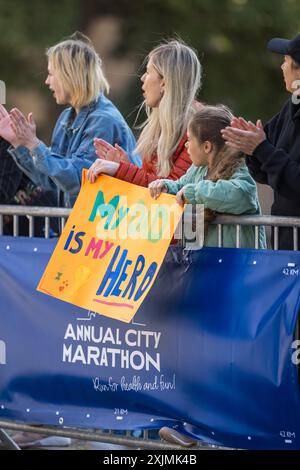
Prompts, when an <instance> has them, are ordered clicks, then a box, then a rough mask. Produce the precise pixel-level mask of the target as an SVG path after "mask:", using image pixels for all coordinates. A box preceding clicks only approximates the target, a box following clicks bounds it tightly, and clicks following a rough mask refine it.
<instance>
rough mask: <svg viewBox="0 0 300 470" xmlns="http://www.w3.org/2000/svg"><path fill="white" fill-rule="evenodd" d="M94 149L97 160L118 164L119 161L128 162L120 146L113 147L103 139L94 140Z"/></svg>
mask: <svg viewBox="0 0 300 470" xmlns="http://www.w3.org/2000/svg"><path fill="white" fill-rule="evenodd" d="M94 147H95V151H96V154H97V156H98V157H99V158H103V159H104V160H110V161H112V162H117V163H120V162H121V161H124V162H128V161H129V159H128V155H127V153H126V152H125V150H123V149H122V147H120V145H118V144H115V146H114V147H113V146H112V145H111V144H109V143H108V142H106V141H105V140H103V139H97V138H95V139H94Z"/></svg>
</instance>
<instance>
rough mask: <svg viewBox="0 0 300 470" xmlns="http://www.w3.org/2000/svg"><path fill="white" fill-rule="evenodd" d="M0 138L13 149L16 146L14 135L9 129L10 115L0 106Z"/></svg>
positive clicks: (10, 128)
mask: <svg viewBox="0 0 300 470" xmlns="http://www.w3.org/2000/svg"><path fill="white" fill-rule="evenodd" d="M0 136H1V137H2V138H3V139H5V140H7V142H9V143H10V144H11V145H13V146H14V147H17V146H18V143H17V137H16V134H15V133H14V131H13V129H12V127H11V118H10V115H9V113H8V112H7V111H6V109H5V107H4V106H2V104H0Z"/></svg>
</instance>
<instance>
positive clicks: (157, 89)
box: [88, 40, 201, 186]
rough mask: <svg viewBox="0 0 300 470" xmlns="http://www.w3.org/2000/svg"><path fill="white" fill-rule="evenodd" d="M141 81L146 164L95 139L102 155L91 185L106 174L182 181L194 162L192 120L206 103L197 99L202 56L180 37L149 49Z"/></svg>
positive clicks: (141, 181)
mask: <svg viewBox="0 0 300 470" xmlns="http://www.w3.org/2000/svg"><path fill="white" fill-rule="evenodd" d="M141 80H142V84H143V85H142V90H143V96H144V99H145V101H144V106H145V108H146V112H147V116H148V118H147V120H146V122H145V123H144V124H143V125H142V129H143V130H142V132H141V135H140V137H139V139H138V143H137V148H136V150H135V152H136V153H138V154H140V155H141V156H142V158H143V166H142V168H138V167H137V166H136V165H134V164H132V163H130V162H129V161H127V159H128V155H127V154H126V152H125V151H124V149H122V148H119V147H118V148H115V147H113V146H112V145H110V144H109V143H108V142H105V141H104V140H103V139H95V147H96V153H97V155H98V157H99V159H98V160H96V161H95V162H94V163H93V165H92V166H91V168H90V169H89V172H88V178H89V181H90V182H91V183H93V182H94V181H95V180H96V178H97V176H98V175H99V174H101V173H106V174H108V175H111V176H115V177H116V178H119V179H122V180H125V181H128V182H131V183H134V184H137V185H140V186H148V184H149V183H150V182H151V181H153V180H156V179H157V178H169V179H173V180H175V179H178V178H180V176H182V175H183V174H184V173H185V172H186V171H187V169H188V168H189V167H190V165H191V160H190V158H189V155H188V152H187V149H186V147H185V144H186V141H187V136H186V130H187V124H188V121H189V119H190V117H191V115H192V114H193V112H194V111H195V110H196V109H199V108H200V107H201V105H200V103H197V102H196V101H195V99H196V95H197V92H198V90H199V89H200V84H201V65H200V62H199V60H198V57H197V54H196V53H195V51H194V50H193V49H191V48H190V47H188V46H187V45H185V44H184V43H183V42H180V41H177V40H172V41H168V42H166V43H164V44H161V45H159V46H158V47H156V48H155V49H153V50H152V51H151V52H150V54H149V56H148V63H147V70H146V72H145V73H144V75H143V76H142V78H141Z"/></svg>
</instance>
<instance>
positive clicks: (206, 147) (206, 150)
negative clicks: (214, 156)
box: [203, 140, 213, 154]
mask: <svg viewBox="0 0 300 470" xmlns="http://www.w3.org/2000/svg"><path fill="white" fill-rule="evenodd" d="M212 149H213V144H212V143H211V142H210V141H209V140H206V141H205V142H204V147H203V150H204V153H206V154H209V153H211V152H212Z"/></svg>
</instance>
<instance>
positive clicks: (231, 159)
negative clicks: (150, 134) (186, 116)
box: [188, 105, 245, 232]
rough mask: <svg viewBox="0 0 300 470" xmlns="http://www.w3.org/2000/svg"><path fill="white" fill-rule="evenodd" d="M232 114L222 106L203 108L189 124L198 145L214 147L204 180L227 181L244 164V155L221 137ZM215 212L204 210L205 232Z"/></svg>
mask: <svg viewBox="0 0 300 470" xmlns="http://www.w3.org/2000/svg"><path fill="white" fill-rule="evenodd" d="M232 118H233V114H232V112H231V111H230V109H229V108H227V107H226V106H224V105H217V106H205V107H204V108H203V109H201V111H198V112H197V113H195V114H194V116H193V117H192V119H191V120H190V122H189V126H188V127H189V131H190V132H191V133H192V135H193V136H194V137H196V139H197V141H198V142H199V143H203V142H205V141H206V140H207V141H209V142H211V143H212V144H213V145H214V147H215V155H214V158H213V162H212V165H211V167H209V168H208V172H207V176H206V179H208V180H211V181H214V182H216V181H218V180H220V179H223V180H229V179H230V178H231V177H232V175H233V174H234V173H235V171H236V170H237V169H238V168H240V166H242V165H243V164H244V158H245V155H244V154H243V153H242V152H240V151H238V150H235V149H232V148H230V147H228V146H227V145H226V144H225V141H224V139H223V137H222V134H221V130H222V129H224V128H225V127H226V126H230V123H231V120H232ZM215 216H216V213H215V211H212V210H211V209H209V208H206V209H205V210H204V222H205V232H207V229H208V225H209V223H210V222H212V221H213V220H214V218H215Z"/></svg>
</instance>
